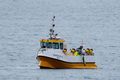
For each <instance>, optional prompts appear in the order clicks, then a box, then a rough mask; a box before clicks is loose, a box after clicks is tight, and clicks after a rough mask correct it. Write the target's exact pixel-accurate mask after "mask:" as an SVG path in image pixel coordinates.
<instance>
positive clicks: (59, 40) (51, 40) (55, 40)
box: [40, 39, 65, 43]
mask: <svg viewBox="0 0 120 80" xmlns="http://www.w3.org/2000/svg"><path fill="white" fill-rule="evenodd" d="M40 42H57V43H63V42H65V41H64V40H63V39H41V40H40Z"/></svg>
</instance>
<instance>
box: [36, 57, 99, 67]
mask: <svg viewBox="0 0 120 80" xmlns="http://www.w3.org/2000/svg"><path fill="white" fill-rule="evenodd" d="M37 59H38V61H39V67H40V68H53V69H54V68H55V69H57V68H58V69H95V68H97V66H96V64H95V62H86V63H85V64H84V63H83V62H65V61H61V60H57V59H53V58H50V57H45V56H38V57H37Z"/></svg>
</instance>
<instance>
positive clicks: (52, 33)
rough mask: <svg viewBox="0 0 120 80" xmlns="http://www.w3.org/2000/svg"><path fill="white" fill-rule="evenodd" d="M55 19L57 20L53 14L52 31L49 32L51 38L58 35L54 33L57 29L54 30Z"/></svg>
mask: <svg viewBox="0 0 120 80" xmlns="http://www.w3.org/2000/svg"><path fill="white" fill-rule="evenodd" d="M54 21H55V16H53V18H52V28H51V29H50V33H49V35H50V39H54V38H55V37H56V36H57V34H55V33H54V32H55V30H54V27H55V23H54Z"/></svg>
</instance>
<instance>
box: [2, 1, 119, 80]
mask: <svg viewBox="0 0 120 80" xmlns="http://www.w3.org/2000/svg"><path fill="white" fill-rule="evenodd" d="M53 15H55V16H56V21H55V23H56V28H55V29H56V31H57V32H58V33H59V34H60V36H61V37H63V38H64V39H65V40H66V41H67V44H68V47H78V46H79V45H80V41H81V40H83V41H84V42H85V44H84V45H85V46H86V47H92V48H93V49H94V51H95V58H96V62H97V65H98V68H97V69H60V70H57V69H55V70H54V69H39V67H38V65H37V60H36V55H37V53H36V52H37V50H38V48H39V39H40V38H43V37H47V36H48V30H49V28H50V26H51V18H52V16H53ZM119 48H120V0H0V80H120V64H119V63H120V49H119Z"/></svg>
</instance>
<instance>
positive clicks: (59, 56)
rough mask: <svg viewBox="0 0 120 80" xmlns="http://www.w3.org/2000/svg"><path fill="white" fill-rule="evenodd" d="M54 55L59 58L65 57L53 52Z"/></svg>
mask: <svg viewBox="0 0 120 80" xmlns="http://www.w3.org/2000/svg"><path fill="white" fill-rule="evenodd" d="M53 56H54V57H56V58H57V59H63V56H61V55H58V54H53Z"/></svg>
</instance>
